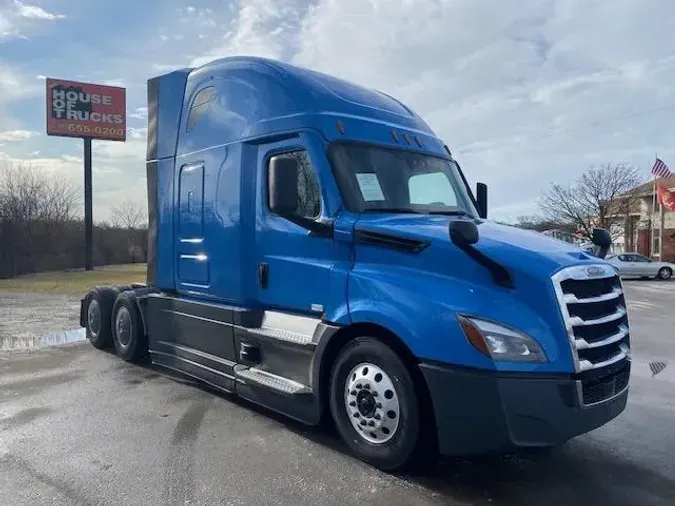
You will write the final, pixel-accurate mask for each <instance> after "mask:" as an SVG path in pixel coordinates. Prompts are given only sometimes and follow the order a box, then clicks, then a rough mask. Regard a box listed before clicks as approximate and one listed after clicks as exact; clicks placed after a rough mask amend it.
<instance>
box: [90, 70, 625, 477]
mask: <svg viewBox="0 0 675 506" xmlns="http://www.w3.org/2000/svg"><path fill="white" fill-rule="evenodd" d="M148 115H149V122H148V148H147V183H148V203H149V241H148V268H147V284H145V285H134V286H106V287H95V288H93V289H92V290H91V291H90V292H89V293H88V294H87V295H86V297H84V299H83V300H82V304H81V311H80V321H81V325H82V326H83V327H86V331H87V336H88V338H89V340H90V341H91V344H92V345H94V346H95V347H97V348H106V347H111V346H114V347H115V349H116V352H117V354H118V355H119V356H120V357H121V358H123V359H124V360H128V361H136V360H144V359H149V360H150V361H151V362H152V363H153V364H156V365H158V366H162V367H165V368H168V369H171V370H174V371H177V372H180V373H182V374H184V375H187V376H190V377H192V378H195V379H197V380H200V381H202V382H204V383H206V384H208V385H210V386H211V387H214V388H216V389H219V390H222V391H226V392H232V393H235V394H236V395H238V396H241V397H243V398H245V399H248V400H250V401H253V402H254V403H258V404H260V405H262V406H265V407H267V408H269V409H272V410H274V411H277V412H280V413H283V414H285V415H288V416H290V417H293V418H295V419H297V420H300V421H302V422H304V423H307V424H318V423H320V422H321V421H322V420H325V419H326V418H332V420H333V421H334V423H335V425H336V427H337V430H338V431H339V433H340V435H341V436H342V438H343V439H344V441H345V442H346V444H347V445H348V446H349V448H350V449H351V450H352V451H353V453H355V454H356V455H357V456H358V457H359V458H361V459H363V460H365V461H367V462H369V463H371V464H373V465H375V466H377V467H379V468H381V469H384V470H395V469H400V468H403V467H405V466H407V465H409V464H411V463H413V462H416V461H418V460H419V459H428V458H430V456H431V455H436V454H437V453H440V454H443V455H449V456H454V455H467V454H476V453H486V452H510V451H513V450H517V449H528V448H530V449H541V448H550V447H554V446H556V445H559V444H562V443H564V442H565V441H567V440H569V439H570V438H573V437H575V436H577V435H579V434H583V433H586V432H588V431H591V430H593V429H595V428H597V427H599V426H601V425H603V424H605V423H607V422H608V421H610V420H612V419H613V418H615V417H616V416H617V415H619V414H620V413H621V412H622V411H623V409H624V408H625V406H626V402H627V396H628V383H629V376H630V365H631V362H630V340H629V327H628V316H627V313H626V304H625V301H624V296H623V291H622V285H621V282H620V280H619V277H618V276H617V273H616V272H615V270H614V269H613V268H612V267H611V266H610V265H608V264H607V263H605V262H604V260H602V257H604V255H605V254H606V252H607V248H608V247H609V236H608V234H607V233H606V231H603V230H597V231H595V234H594V242H595V243H596V244H597V254H595V255H592V254H589V253H588V252H584V251H581V250H580V249H577V248H575V247H574V246H572V245H569V244H566V243H563V242H561V241H557V240H553V239H550V238H547V237H545V236H543V235H540V234H537V233H534V232H528V231H524V230H520V229H517V228H514V227H509V226H502V225H498V224H495V223H493V222H490V221H488V220H487V219H486V218H487V187H486V186H485V185H484V184H478V185H477V189H476V192H475V193H474V192H473V191H472V189H471V188H470V187H469V185H468V183H467V180H466V179H465V176H464V174H463V172H462V170H461V169H460V167H459V165H458V163H457V161H456V160H455V159H454V158H453V156H452V154H451V151H450V150H449V149H448V147H447V146H446V145H445V144H444V143H443V141H441V140H440V139H439V138H438V137H437V136H436V135H435V134H434V133H433V131H432V130H431V129H430V128H429V126H428V125H427V124H426V123H425V122H424V121H423V120H422V119H421V118H420V117H419V116H418V115H417V114H416V113H415V112H413V111H412V110H411V109H410V108H408V107H407V106H406V105H404V104H402V103H401V102H399V101H398V100H396V99H394V98H392V97H391V96H388V95H386V94H384V93H381V92H378V91H373V90H369V89H365V88H363V87H360V86H357V85H354V84H351V83H349V82H346V81H343V80H339V79H336V78H334V77H330V76H328V75H325V74H321V73H317V72H314V71H311V70H307V69H302V68H298V67H295V66H291V65H288V64H285V63H281V62H277V61H272V60H267V59H261V58H250V57H232V58H225V59H221V60H217V61H214V62H212V63H209V64H207V65H204V66H202V67H199V68H194V69H182V70H176V71H174V72H170V73H168V74H165V75H162V76H160V77H156V78H153V79H151V80H149V81H148Z"/></svg>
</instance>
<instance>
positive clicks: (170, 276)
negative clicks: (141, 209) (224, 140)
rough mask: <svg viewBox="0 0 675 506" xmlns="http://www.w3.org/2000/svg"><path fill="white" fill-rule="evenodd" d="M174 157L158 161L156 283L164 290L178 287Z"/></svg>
mask: <svg viewBox="0 0 675 506" xmlns="http://www.w3.org/2000/svg"><path fill="white" fill-rule="evenodd" d="M174 162H175V160H174V159H173V158H166V159H162V160H159V161H158V162H157V206H158V208H157V212H156V216H157V252H156V272H155V285H156V286H157V288H160V289H163V290H174V289H175V288H176V282H175V276H174V273H175V270H174V260H173V252H174V235H173V212H174V205H173V188H174V184H173V183H174V181H173V179H174V178H173V169H174Z"/></svg>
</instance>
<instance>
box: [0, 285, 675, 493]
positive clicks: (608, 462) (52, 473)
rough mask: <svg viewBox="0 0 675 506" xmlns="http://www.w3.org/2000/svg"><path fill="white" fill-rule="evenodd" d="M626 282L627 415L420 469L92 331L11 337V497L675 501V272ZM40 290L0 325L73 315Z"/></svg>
mask: <svg viewBox="0 0 675 506" xmlns="http://www.w3.org/2000/svg"><path fill="white" fill-rule="evenodd" d="M624 286H625V290H626V294H627V300H628V306H629V315H630V319H631V324H632V340H633V360H634V368H633V375H632V383H631V391H630V399H629V405H628V407H627V409H626V411H625V412H624V413H623V414H622V415H621V416H620V417H619V418H618V419H616V420H614V421H613V422H611V423H609V424H608V425H606V426H604V427H602V428H600V429H598V430H597V431H595V432H593V433H591V434H588V435H585V436H581V437H579V438H577V439H575V440H573V441H570V442H569V443H567V444H566V445H565V446H563V447H562V448H561V449H559V450H557V451H556V452H554V453H553V454H552V455H548V456H538V457H533V458H523V457H514V456H491V457H482V458H475V459H462V460H449V461H445V462H442V463H441V464H440V465H439V466H438V468H437V469H435V470H432V471H428V472H426V474H421V475H420V474H416V475H410V474H408V475H388V474H385V473H381V472H379V471H377V470H375V469H373V468H372V467H369V466H368V465H366V464H363V463H361V462H360V461H357V460H355V459H354V458H352V457H351V456H350V455H349V454H348V453H347V452H346V450H345V449H344V447H343V446H342V444H341V442H340V441H339V439H338V437H337V436H336V435H335V434H334V432H333V431H332V429H331V428H329V427H324V428H316V429H308V428H306V427H304V426H302V425H300V424H298V423H295V422H292V421H289V420H287V419H284V418H282V417H280V416H276V415H274V414H270V413H269V412H267V411H265V410H263V409H260V408H256V407H253V406H251V405H249V404H247V403H245V402H242V401H239V400H234V399H232V398H230V397H228V396H225V395H220V394H214V393H212V392H209V391H207V390H204V389H202V388H200V387H197V386H195V385H194V384H192V383H190V382H186V381H184V380H180V379H178V378H174V377H171V376H169V375H166V374H165V373H164V372H162V371H158V370H154V369H152V368H149V367H140V366H134V365H130V364H127V363H125V362H123V361H121V360H119V359H117V358H116V357H115V356H114V355H112V354H110V353H105V352H99V351H96V350H95V349H94V348H93V347H91V346H90V345H89V344H88V343H86V342H78V343H74V344H69V345H65V346H59V347H51V348H44V349H39V350H31V351H26V350H23V351H0V491H2V493H1V497H2V500H1V501H0V502H2V503H3V504H8V505H9V504H11V505H17V506H18V505H24V504H25V505H28V504H30V505H33V504H49V505H61V504H63V505H73V504H100V505H107V504H129V505H144V504H152V505H155V504H168V505H169V504H170V505H174V504H175V505H178V504H181V505H186V504H190V505H194V504H209V505H210V504H233V505H235V504H245V505H257V504H265V505H268V504H269V505H273V504H279V505H282V504H283V505H286V504H288V505H293V506H295V505H304V504H307V505H316V504H322V505H332V504H336V505H343V506H344V505H346V504H368V505H370V504H373V505H376V504H387V505H397V504H415V505H425V504H447V505H501V504H503V505H518V506H521V505H522V506H528V505H542V504H544V505H546V506H558V505H561V506H562V505H565V506H567V505H572V504H579V505H581V504H611V505H629V504H630V505H638V504H639V505H644V506H649V505H672V504H675V459H674V458H673V455H675V430H673V427H675V331H674V330H673V329H675V282H651V281H625V283H624ZM45 297H48V296H45ZM33 302H34V303H35V306H31V304H32V302H31V299H30V297H25V298H23V299H22V298H21V296H20V295H16V294H12V295H11V296H10V295H6V294H5V295H3V294H0V321H3V322H5V327H3V328H2V329H0V330H2V332H4V333H5V334H7V333H8V332H10V331H13V332H18V331H17V330H16V329H19V330H20V331H21V332H23V333H24V334H23V338H26V339H31V338H33V337H35V336H34V334H35V333H36V332H38V331H39V330H40V329H41V328H44V329H45V330H46V329H47V327H48V326H50V322H51V321H52V320H51V319H50V318H49V317H48V315H45V313H42V312H40V311H39V309H40V308H48V311H50V312H51V314H52V315H53V321H54V326H52V327H50V328H51V329H52V330H53V331H60V330H68V327H71V328H72V325H73V323H74V322H75V325H76V322H77V309H76V302H77V301H76V299H74V298H63V299H59V298H54V299H50V300H47V299H44V300H43V299H40V300H39V301H33ZM11 308H13V309H11ZM3 311H4V313H3ZM66 314H67V316H66ZM30 315H33V316H30ZM59 315H60V316H59ZM24 318H26V320H25V322H24V321H23V319H24ZM36 318H37V321H38V323H35V321H36V320H35V319H36ZM10 320H11V321H13V322H14V323H12V325H14V327H12V329H14V330H12V329H10V328H9V327H8V326H7V322H9V321H10Z"/></svg>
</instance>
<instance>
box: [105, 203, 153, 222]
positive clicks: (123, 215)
mask: <svg viewBox="0 0 675 506" xmlns="http://www.w3.org/2000/svg"><path fill="white" fill-rule="evenodd" d="M147 219H148V213H147V211H146V209H145V208H144V207H143V206H141V205H140V204H139V203H138V202H137V201H135V200H133V199H130V198H126V199H124V200H122V201H121V202H118V203H117V204H116V205H114V206H113V208H112V217H111V221H112V223H113V225H115V226H116V227H120V228H126V229H129V230H131V229H137V228H141V227H144V226H145V225H146V224H147Z"/></svg>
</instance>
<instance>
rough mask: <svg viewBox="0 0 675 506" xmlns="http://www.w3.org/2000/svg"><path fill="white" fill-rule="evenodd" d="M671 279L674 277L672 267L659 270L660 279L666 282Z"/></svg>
mask: <svg viewBox="0 0 675 506" xmlns="http://www.w3.org/2000/svg"><path fill="white" fill-rule="evenodd" d="M671 277H673V270H672V269H671V268H670V267H661V269H659V274H658V278H659V279H663V280H666V279H670V278H671Z"/></svg>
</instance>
